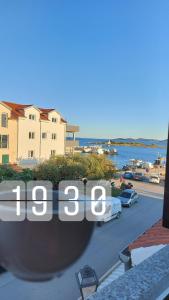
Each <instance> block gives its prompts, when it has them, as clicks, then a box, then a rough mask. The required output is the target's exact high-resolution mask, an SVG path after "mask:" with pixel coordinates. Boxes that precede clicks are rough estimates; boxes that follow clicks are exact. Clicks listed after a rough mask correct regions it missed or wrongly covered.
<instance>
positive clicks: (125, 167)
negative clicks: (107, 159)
mask: <svg viewBox="0 0 169 300" xmlns="http://www.w3.org/2000/svg"><path fill="white" fill-rule="evenodd" d="M122 170H123V171H130V170H131V166H129V165H125V166H123V168H122Z"/></svg>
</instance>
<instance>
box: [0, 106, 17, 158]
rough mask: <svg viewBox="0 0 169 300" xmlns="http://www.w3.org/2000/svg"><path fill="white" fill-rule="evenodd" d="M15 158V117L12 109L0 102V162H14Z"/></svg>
mask: <svg viewBox="0 0 169 300" xmlns="http://www.w3.org/2000/svg"><path fill="white" fill-rule="evenodd" d="M16 158H17V119H16V118H15V116H14V115H13V113H12V109H11V108H10V107H8V106H7V105H6V104H5V103H3V102H0V164H1V163H3V164H6V163H14V162H16Z"/></svg>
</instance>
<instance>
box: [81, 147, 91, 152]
mask: <svg viewBox="0 0 169 300" xmlns="http://www.w3.org/2000/svg"><path fill="white" fill-rule="evenodd" d="M91 152H92V148H91V147H87V146H84V147H83V153H91Z"/></svg>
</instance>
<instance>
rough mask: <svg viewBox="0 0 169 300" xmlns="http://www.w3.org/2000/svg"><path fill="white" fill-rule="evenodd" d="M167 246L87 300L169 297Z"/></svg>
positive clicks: (153, 299) (147, 299)
mask: <svg viewBox="0 0 169 300" xmlns="http://www.w3.org/2000/svg"><path fill="white" fill-rule="evenodd" d="M168 258H169V246H166V247H164V248H163V249H161V250H160V251H158V252H156V253H155V254H154V255H152V256H151V257H149V258H147V259H146V260H144V261H143V262H142V263H140V264H139V265H138V266H136V267H134V268H132V269H131V270H129V271H127V272H126V273H125V274H124V275H122V276H120V277H119V278H118V279H116V280H114V281H112V282H110V283H109V284H107V286H105V287H104V288H103V289H101V290H99V291H98V292H96V293H95V294H93V295H91V296H89V297H88V298H87V299H88V300H107V299H117V300H118V299H140V300H141V299H144V300H150V299H152V300H155V299H156V300H157V299H158V300H162V299H164V298H165V297H166V296H167V298H166V299H168V295H169V259H168Z"/></svg>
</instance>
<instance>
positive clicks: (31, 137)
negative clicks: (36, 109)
mask: <svg viewBox="0 0 169 300" xmlns="http://www.w3.org/2000/svg"><path fill="white" fill-rule="evenodd" d="M34 138H35V133H34V132H31V131H30V132H29V139H34Z"/></svg>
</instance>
